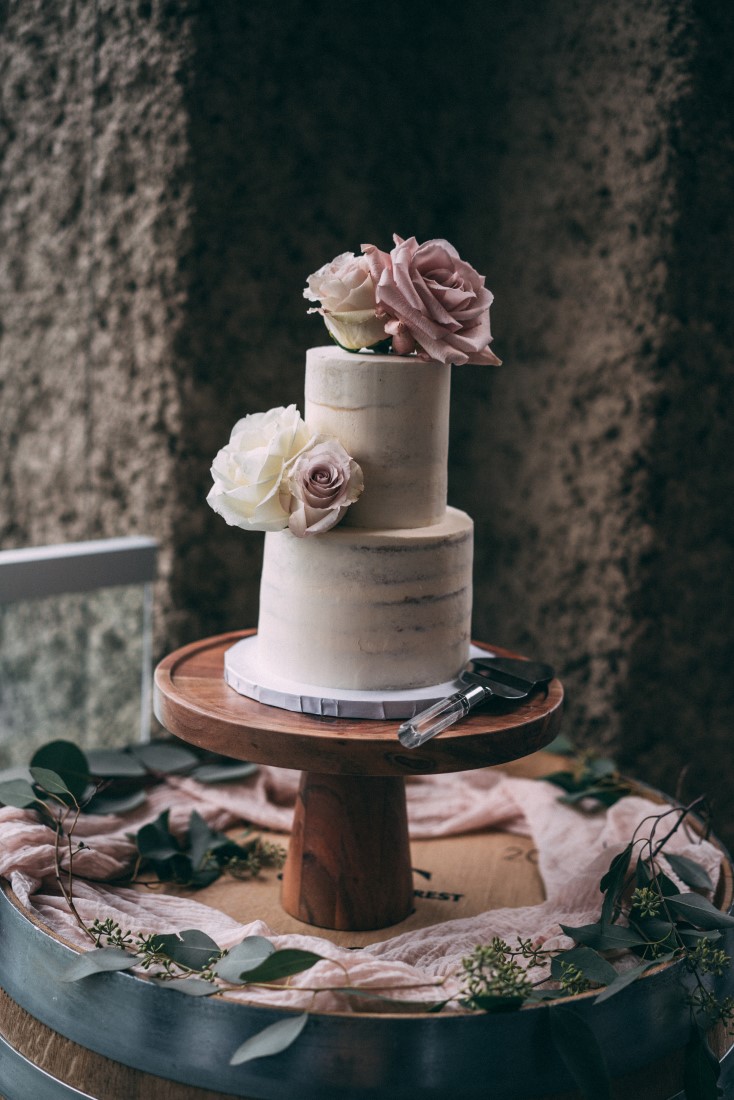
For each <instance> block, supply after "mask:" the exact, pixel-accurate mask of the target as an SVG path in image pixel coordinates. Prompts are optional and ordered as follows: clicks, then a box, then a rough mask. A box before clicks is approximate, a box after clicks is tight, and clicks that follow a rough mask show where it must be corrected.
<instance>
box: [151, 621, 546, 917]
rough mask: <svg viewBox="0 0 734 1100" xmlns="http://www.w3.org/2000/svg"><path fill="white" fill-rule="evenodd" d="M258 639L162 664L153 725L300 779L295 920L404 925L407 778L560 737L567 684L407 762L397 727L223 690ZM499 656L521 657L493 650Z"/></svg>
mask: <svg viewBox="0 0 734 1100" xmlns="http://www.w3.org/2000/svg"><path fill="white" fill-rule="evenodd" d="M251 633H252V631H246V632H238V633H236V634H225V635H222V636H221V637H218V638H206V639H204V640H203V641H200V642H194V643H193V644H192V645H189V646H185V647H184V648H183V649H178V650H176V652H175V653H171V654H170V655H169V656H168V657H166V658H165V660H163V661H161V663H160V664H159V666H158V668H157V669H156V674H155V712H156V716H157V717H158V719H159V720H160V722H161V723H162V725H164V726H165V728H166V729H167V730H169V731H170V732H171V733H172V734H174V735H175V736H176V737H180V738H181V739H182V740H184V741H189V742H190V743H191V744H194V745H200V746H201V747H202V748H206V749H209V750H211V751H212V752H217V753H222V754H223V755H224V756H231V757H234V758H235V759H237V760H252V761H254V762H255V763H256V764H269V765H271V766H273V767H276V768H298V769H299V770H300V771H301V772H302V773H303V776H302V780H301V792H300V797H299V799H298V806H297V809H296V819H295V824H294V827H293V837H292V840H291V847H290V854H289V856H288V862H287V863H286V869H285V873H284V876H283V906H284V908H285V910H286V911H287V912H288V913H289V914H290V915H291V916H293V917H296V918H297V919H298V920H300V921H304V922H305V923H307V924H311V925H316V926H318V927H320V928H331V929H335V930H337V931H350V932H368V931H371V930H372V929H375V928H387V927H389V926H390V925H392V924H397V923H398V922H399V921H402V920H405V918H406V917H407V916H408V915H409V914H410V913H411V912H412V909H413V890H412V875H411V870H410V854H409V849H408V829H407V823H406V811H405V788H404V778H403V777H404V776H406V775H407V776H410V775H430V774H436V773H439V772H456V771H466V770H469V769H471V768H484V767H487V766H488V765H491V764H503V763H505V762H506V761H508V760H516V759H518V758H519V757H522V756H527V755H529V754H530V753H533V752H535V751H536V750H537V749H540V748H543V746H544V745H547V744H548V743H549V742H550V741H551V740H552V739H553V737H555V735H556V732H557V731H558V726H559V723H560V719H561V709H562V705H563V688H562V686H561V684H560V682H559V681H558V680H553V681H552V682H551V683H550V684H548V686H547V689H546V690H545V691H537V692H535V693H534V694H533V695H531V696H530V698H529V699H527V700H525V701H524V702H522V703H521V704H520V705H518V706H513V707H511V708H509V707H507V706H504V705H501V706H499V707H497V708H495V709H494V710H492V709H490V708H487V709H481V708H478V709H477V710H476V711H473V712H472V713H471V714H469V715H468V716H467V717H466V718H465V719H464V720H463V721H462V722H459V723H457V725H456V726H454V727H452V728H451V729H450V730H446V731H445V732H444V733H443V734H442V735H441V736H440V737H436V738H434V740H432V741H429V742H428V743H427V744H425V745H422V746H421V747H420V748H419V749H412V750H410V751H408V750H407V749H404V748H403V746H402V745H401V744H400V742H399V741H398V738H397V731H398V725H397V722H390V721H382V720H377V719H374V720H373V719H348V718H327V717H316V716H314V715H309V714H295V713H292V712H291V711H288V710H279V709H278V708H277V707H268V706H265V705H264V704H263V703H258V702H256V701H255V700H254V699H249V698H247V697H246V696H244V695H240V694H238V692H236V691H234V690H233V689H232V688H231V687H229V685H228V684H227V683H226V681H225V679H224V654H225V653H226V651H227V650H228V649H229V647H230V646H232V645H234V644H235V643H237V642H239V641H240V640H241V639H242V638H244V637H247V636H248V634H251ZM476 644H478V645H479V648H480V649H486V648H487V647H486V646H484V645H482V643H476ZM492 652H494V653H498V654H499V655H501V656H513V654H509V653H507V651H506V650H501V649H498V648H497V647H495V646H493V647H492Z"/></svg>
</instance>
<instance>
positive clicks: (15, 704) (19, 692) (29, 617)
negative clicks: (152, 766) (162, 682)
mask: <svg viewBox="0 0 734 1100" xmlns="http://www.w3.org/2000/svg"><path fill="white" fill-rule="evenodd" d="M150 618H151V616H150V591H149V588H148V586H144V585H130V586H119V587H112V588H104V589H98V590H96V591H95V592H92V593H81V594H70V595H63V596H50V597H47V598H45V599H40V600H26V601H23V602H21V603H14V604H7V605H0V767H7V766H9V765H12V764H26V763H28V761H29V759H30V757H31V756H32V754H33V752H34V750H35V749H36V748H38V747H39V746H40V745H42V744H45V743H46V742H48V741H52V740H55V739H57V738H63V739H66V740H70V741H75V742H76V743H77V744H79V745H81V746H82V747H84V746H93V745H94V746H116V745H123V744H129V743H130V742H132V741H136V740H138V739H139V738H140V737H141V715H142V716H143V722H142V726H143V735H145V734H146V732H147V731H146V730H145V727H146V725H147V726H148V727H149V722H150V675H151V661H150V647H151V640H150V630H151V623H150ZM144 664H145V676H142V675H141V673H142V670H143V667H144Z"/></svg>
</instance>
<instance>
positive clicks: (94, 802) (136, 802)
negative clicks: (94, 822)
mask: <svg viewBox="0 0 734 1100" xmlns="http://www.w3.org/2000/svg"><path fill="white" fill-rule="evenodd" d="M147 801H148V796H147V794H146V793H145V791H131V792H130V793H129V794H120V795H113V794H97V795H95V796H94V798H92V799H91V801H90V802H88V803H87V805H86V806H85V807H84V809H85V812H86V813H88V814H126V813H129V812H130V810H137V808H138V807H139V806H142V805H143V804H144V803H145V802H147Z"/></svg>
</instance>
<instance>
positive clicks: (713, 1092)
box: [683, 1026, 724, 1100]
mask: <svg viewBox="0 0 734 1100" xmlns="http://www.w3.org/2000/svg"><path fill="white" fill-rule="evenodd" d="M720 1074H721V1066H720V1065H719V1059H718V1058H717V1057H716V1055H715V1054H714V1052H713V1051H712V1049H711V1047H710V1046H709V1044H708V1041H707V1039H706V1036H705V1035H704V1034H703V1033H702V1032H701V1031H699V1029H698V1028H697V1027H695V1026H694V1028H693V1030H692V1033H691V1038H690V1039H689V1041H688V1044H687V1045H686V1052H685V1058H684V1062H683V1084H684V1086H685V1093H686V1100H719V1098H720V1097H723V1096H724V1092H723V1089H721V1088H720V1087H719V1085H718V1080H719V1075H720Z"/></svg>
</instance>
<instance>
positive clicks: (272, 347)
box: [0, 0, 734, 835]
mask: <svg viewBox="0 0 734 1100" xmlns="http://www.w3.org/2000/svg"><path fill="white" fill-rule="evenodd" d="M0 13H1V14H0V19H1V20H2V28H3V30H2V34H3V45H2V49H1V52H0V66H1V68H2V76H1V78H0V79H1V81H2V96H3V117H4V129H3V132H2V137H1V138H0V141H2V156H3V167H2V178H1V179H0V232H1V233H2V259H1V260H0V308H1V313H0V321H1V323H2V330H1V331H2V336H1V339H2V343H1V344H0V387H1V388H0V401H1V402H2V421H1V430H2V435H1V437H0V493H1V496H0V501H1V503H0V539H1V545H2V546H3V547H11V546H23V545H33V544H39V543H44V542H53V541H68V540H72V539H76V538H92V537H97V536H112V535H118V534H127V533H145V534H153V535H155V536H156V537H157V538H159V539H160V542H161V549H162V562H161V580H160V583H159V585H158V587H157V605H156V611H157V649H158V652H159V653H160V654H162V653H163V652H165V651H167V650H169V649H170V648H172V647H174V646H176V645H178V644H180V643H183V642H185V641H188V640H192V639H194V638H196V637H199V636H202V635H203V634H207V633H213V632H218V631H221V630H226V629H229V628H236V627H240V626H245V625H250V624H253V623H254V622H255V619H256V612H257V585H258V577H259V558H260V539H259V537H257V536H245V535H243V534H242V533H240V532H237V531H232V530H230V529H229V528H226V527H225V526H224V524H223V523H222V521H221V520H219V519H218V517H216V516H214V515H213V513H211V512H210V511H209V509H207V508H206V505H205V504H204V497H205V495H206V491H207V488H208V483H209V479H208V467H209V464H210V461H211V458H212V456H213V455H214V453H215V452H216V450H217V449H218V447H219V446H220V445H221V444H222V443H223V442H224V441H225V440H226V438H227V436H228V433H229V429H230V427H231V425H232V423H233V422H234V421H235V420H236V419H237V418H238V417H239V416H241V415H243V414H244V413H245V412H250V411H255V410H258V409H265V408H268V407H270V406H272V405H275V404H281V403H282V404H286V403H288V402H289V401H300V399H301V392H302V385H303V365H304V354H305V349H306V347H307V346H309V345H312V344H317V343H321V342H325V337H324V332H323V330H322V328H321V327H320V323H319V322H318V321H317V320H316V319H315V318H309V317H307V316H306V314H305V306H306V303H305V302H303V300H302V299H301V289H302V287H303V284H304V281H305V276H306V275H307V274H308V273H309V272H311V271H313V270H314V269H315V268H316V267H318V266H319V265H320V264H322V263H323V262H325V261H326V260H328V259H330V258H331V257H333V256H334V255H336V254H337V253H338V252H341V251H344V250H345V249H353V250H356V249H358V247H359V245H360V243H361V242H362V241H372V242H373V243H375V244H378V245H380V246H382V247H387V246H388V245H389V241H390V234H391V233H392V232H393V231H398V232H400V233H402V234H403V235H409V234H411V233H414V234H415V235H416V236H417V237H418V239H419V240H422V239H426V238H428V237H431V236H445V237H447V238H448V239H449V240H451V241H452V242H454V243H455V244H456V246H457V247H458V249H459V251H460V252H461V254H462V255H464V256H465V257H466V258H467V259H469V260H470V261H471V262H473V263H474V264H475V266H477V267H478V268H479V270H481V271H483V272H486V273H487V276H488V285H489V286H490V287H491V288H492V289H493V291H494V292H495V295H496V304H495V307H494V308H493V314H492V317H493V330H494V332H495V349H496V350H497V351H498V353H499V354H500V355H501V357H502V358H503V360H504V366H503V367H502V368H500V369H498V370H486V369H485V370H482V369H480V368H464V369H461V370H455V372H454V383H453V408H452V458H451V469H450V479H451V480H450V485H451V492H450V496H451V500H452V503H455V504H457V505H459V506H461V507H464V508H466V509H467V510H468V511H469V512H470V513H471V514H472V515H473V516H474V517H475V520H476V524H477V551H476V570H475V574H476V599H475V633H476V635H477V636H478V637H482V638H486V639H488V640H494V641H497V642H499V643H501V644H504V645H506V646H508V647H514V648H517V649H519V650H521V651H524V652H527V653H528V654H533V655H536V656H539V657H543V658H546V659H549V660H552V661H553V662H554V663H555V665H556V666H557V668H558V669H559V671H560V673H561V675H562V677H563V679H564V682H565V684H566V687H567V691H568V696H569V705H568V711H567V719H566V732H567V733H568V734H569V735H570V736H571V737H573V738H574V739H576V740H579V741H581V742H583V743H587V744H591V745H594V746H599V745H604V746H607V747H609V748H611V749H613V750H614V751H615V752H616V753H617V754H618V755H619V756H620V758H621V759H622V760H623V762H624V764H625V765H626V766H627V767H628V768H629V769H630V770H631V771H634V772H636V773H638V774H640V775H642V776H643V777H644V778H646V779H648V780H651V781H653V782H657V783H659V784H660V785H662V786H664V787H666V788H667V789H671V788H673V787H675V785H676V782H677V776H678V773H679V771H680V769H681V767H682V766H683V765H684V764H687V763H691V764H692V768H691V771H690V772H689V776H688V781H687V782H688V786H689V788H690V789H691V790H692V791H693V793H697V792H698V791H699V790H700V789H702V788H704V789H708V790H710V791H711V792H712V793H713V794H714V795H715V796H717V799H718V802H719V819H720V822H721V825H722V831H724V832H727V831H728V830H729V829H730V828H731V816H730V815H729V818H728V819H727V807H726V793H727V791H728V788H729V786H730V784H731V781H732V779H733V778H734V763H733V762H732V759H731V754H730V752H729V748H728V744H729V737H730V730H731V727H732V722H731V719H732V713H733V712H734V691H733V684H734V677H732V674H731V669H730V664H731V660H732V656H734V647H733V646H732V634H731V628H730V621H729V619H730V613H731V609H732V607H734V599H732V596H733V595H734V592H733V591H732V590H733V588H734V579H733V578H734V568H733V566H734V561H733V555H732V518H731V500H732V491H731V490H732V459H731V455H732V453H733V452H734V448H732V445H731V442H732V441H731V439H730V436H731V434H732V428H731V422H732V415H731V413H732V410H731V404H732V403H731V390H732V370H731V352H730V348H731V346H732V332H731V329H732V316H731V309H730V305H729V303H730V300H731V296H732V271H731V264H730V255H731V247H732V228H731V217H732V215H731V193H732V176H733V175H734V171H733V169H732V164H733V163H734V161H733V159H732V146H733V144H734V142H733V141H732V118H731V110H732V108H731V106H730V104H731V103H732V102H733V101H734V96H733V95H732V94H731V93H732V88H731V79H732V78H731V75H730V74H731V67H730V63H729V58H730V54H731V49H732V45H734V26H733V25H732V24H733V22H734V13H733V11H732V8H731V6H730V5H729V4H728V3H725V2H721V3H716V2H709V3H702V2H701V3H699V2H695V0H668V2H665V0H651V2H650V3H649V4H646V5H639V4H637V3H634V2H633V0H620V2H618V3H616V4H611V3H608V2H602V0H595V2H593V3H591V4H588V3H581V2H580V0H541V2H538V3H536V4H533V5H532V15H529V14H528V5H526V4H521V3H520V2H519V0H510V2H509V3H503V4H497V3H480V2H479V0H469V2H468V3H466V4H464V5H460V6H458V7H456V6H454V7H453V8H451V9H450V10H449V9H445V8H439V7H436V8H435V9H434V8H426V7H425V6H424V5H417V4H412V3H405V4H402V5H384V6H380V5H378V8H377V9H375V8H374V6H373V7H371V8H370V11H369V13H368V14H366V15H365V14H362V11H361V9H360V8H358V7H356V6H355V7H353V8H347V9H345V8H344V5H336V4H334V3H326V2H324V3H316V4H310V5H303V4H299V3H297V2H296V0H284V2H282V3H280V4H278V5H250V4H242V3H238V2H236V0H218V2H217V3H216V4H206V3H195V2H194V0H189V2H183V3H176V4H173V3H163V2H161V0H153V2H149V0H141V2H132V0H97V2H96V3H94V4H92V3H80V2H75V0H58V2H56V3H54V4H49V3H44V2H43V0H24V2H22V3H21V2H20V0H16V2H11V3H5V4H4V5H0ZM76 614H77V612H73V611H71V610H70V611H69V618H70V620H71V621H72V623H73V625H74V629H75V630H76V634H75V642H74V646H75V651H76V652H77V653H78V654H84V653H85V652H86V648H88V647H89V646H90V645H91V637H92V633H94V632H91V631H89V630H87V628H86V627H85V621H84V618H83V613H82V612H81V611H80V612H79V613H78V614H79V616H81V617H79V618H76V619H75V618H74V616H75V615H76ZM87 614H88V612H87ZM105 615H106V616H107V617H106V618H105V616H101V617H102V618H103V620H104V629H102V631H101V635H102V638H103V640H105V639H106V642H105V644H106V645H107V646H108V647H111V651H113V650H114V649H115V647H116V646H120V645H122V644H123V642H124V630H123V628H122V627H121V626H120V624H119V622H117V621H116V619H115V617H114V614H113V615H112V616H111V617H110V616H109V615H107V613H105ZM3 624H4V627H3ZM87 626H88V623H87ZM0 629H4V637H3V640H2V649H3V652H4V653H5V654H6V655H7V654H8V653H10V655H11V657H12V655H13V653H14V652H15V649H14V647H15V646H16V645H17V644H18V643H17V641H16V638H17V636H18V634H19V633H20V632H21V630H22V624H21V625H19V624H18V622H17V620H10V619H8V618H7V616H6V617H5V618H4V619H3V620H0ZM95 636H96V637H97V638H99V636H100V628H99V624H97V627H96V634H95ZM53 637H54V638H55V637H56V635H55V634H54V635H53ZM85 639H86V640H85ZM85 647H86V648H85ZM56 649H57V651H58V652H59V654H60V656H59V658H58V665H57V666H55V667H57V669H58V672H57V681H58V683H59V684H61V683H66V682H67V679H66V678H67V677H68V676H69V675H70V673H69V664H70V662H69V658H68V651H67V653H66V656H65V657H64V642H63V640H62V636H61V634H59V635H58V641H57V646H56ZM67 650H68V643H67ZM8 659H10V658H8ZM93 667H94V668H95V669H96V670H97V675H98V676H100V675H101V673H100V672H99V668H100V663H99V660H98V659H97V663H96V664H94V666H93ZM13 668H17V665H13V664H12V661H11V664H10V666H7V667H6V676H7V675H8V674H9V672H10V671H12V669H13ZM52 679H53V674H52ZM80 690H82V689H81V688H80ZM84 690H86V691H89V690H90V689H89V687H87V688H86V689H84ZM87 711H88V712H91V713H93V714H98V713H99V708H95V706H91V705H88V706H87ZM102 726H104V723H102ZM103 735H104V729H102V730H100V726H99V723H98V725H97V726H96V727H95V728H94V729H93V730H92V731H91V733H90V736H91V737H94V738H96V739H99V737H100V736H103ZM0 747H1V746H0ZM17 748H18V752H19V753H20V756H21V758H23V759H24V758H25V749H24V747H23V751H22V752H21V751H20V749H21V747H17ZM6 751H7V752H9V751H10V750H9V749H7V748H6ZM727 820H729V822H730V824H729V825H727ZM729 835H734V833H730V834H729Z"/></svg>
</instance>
